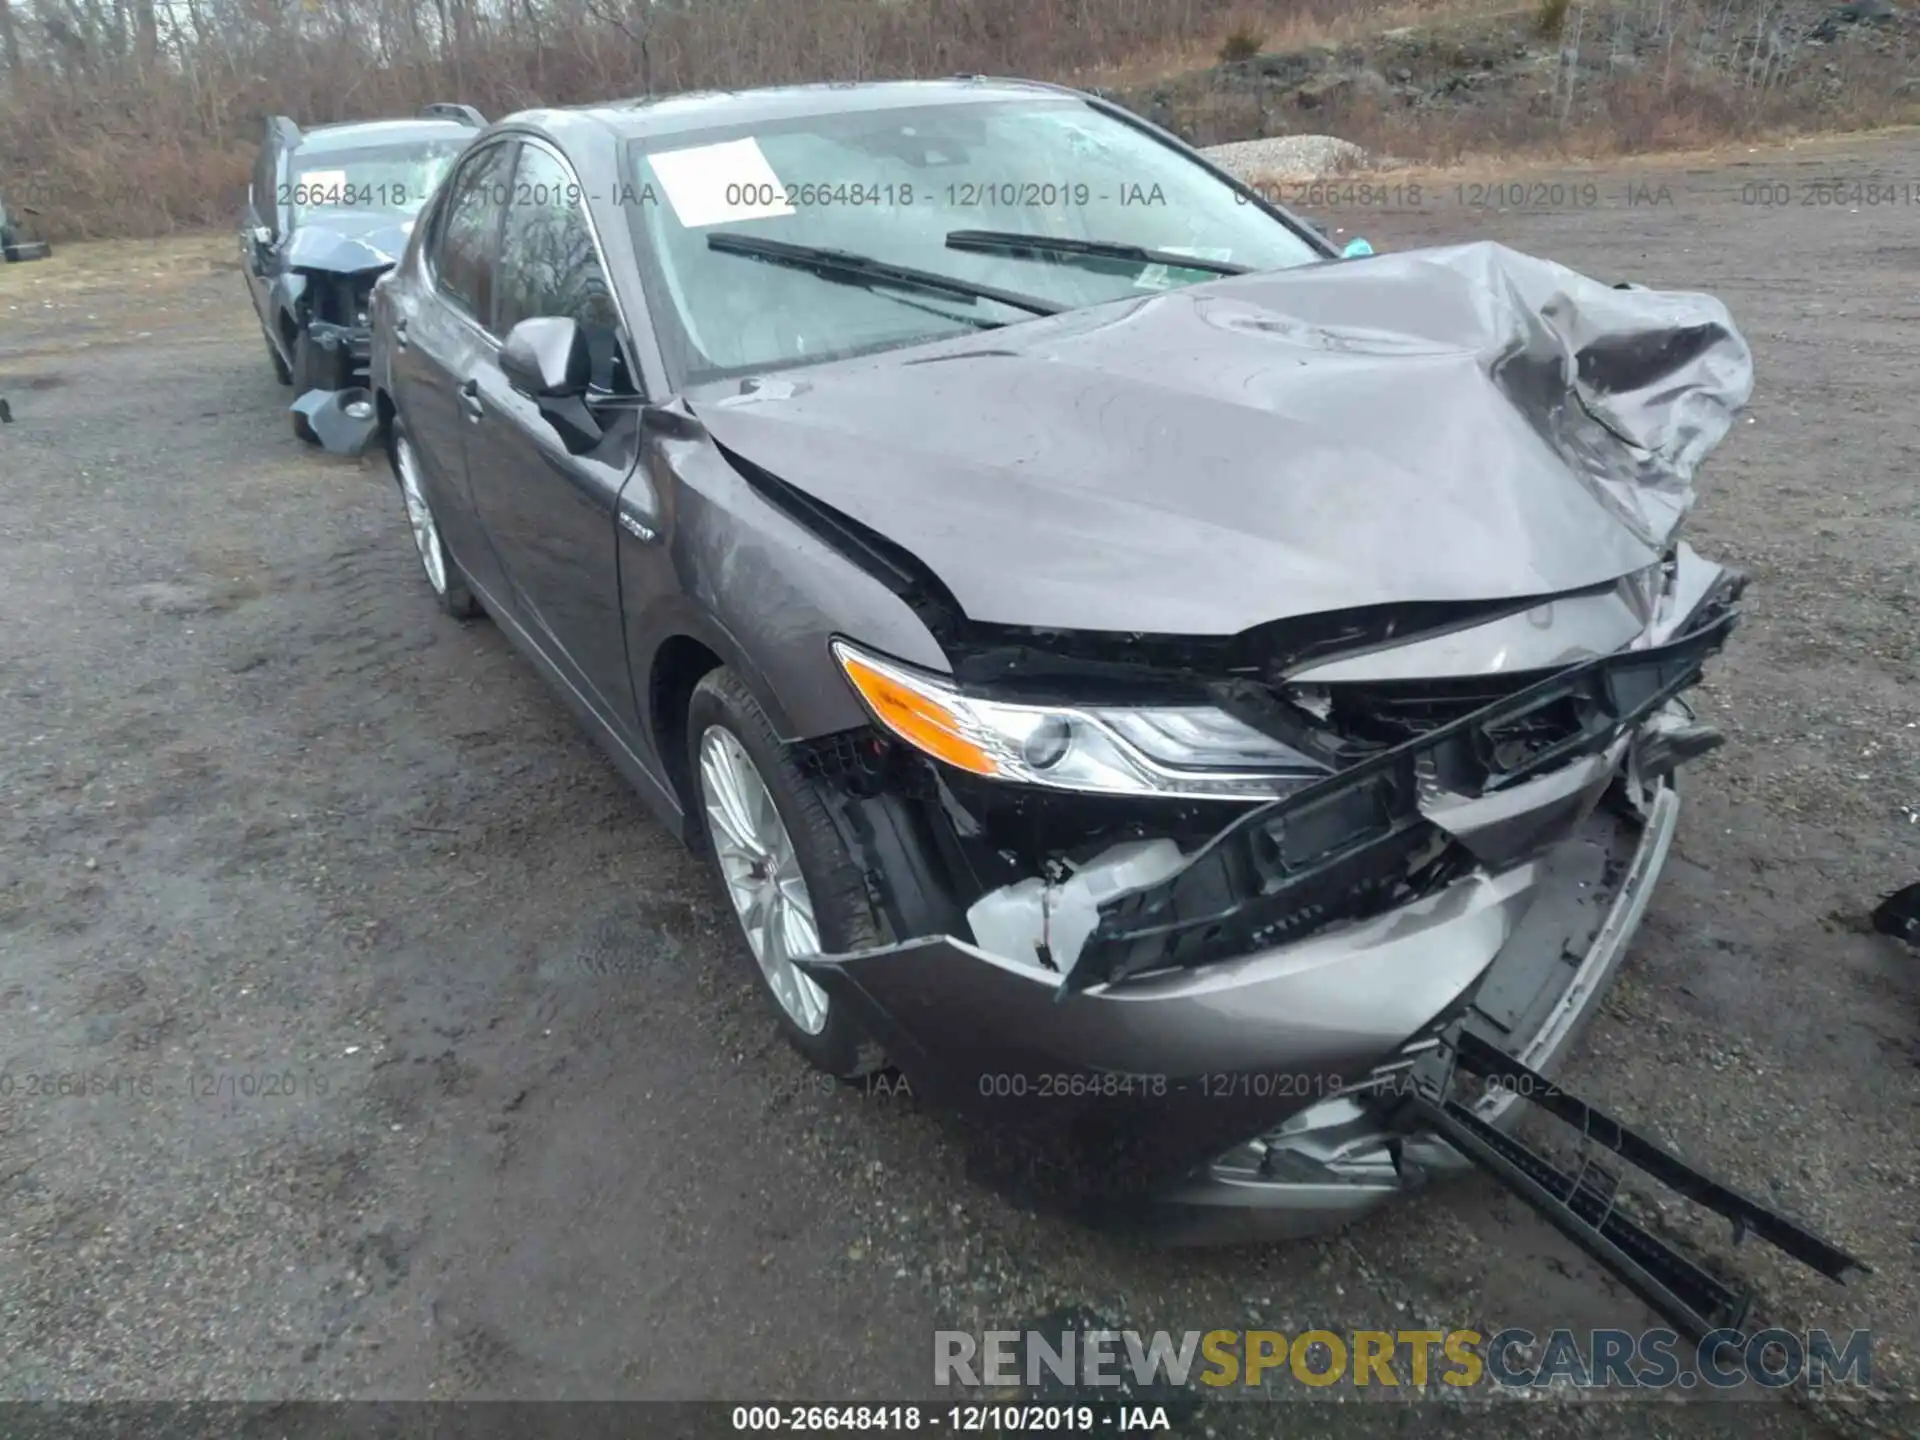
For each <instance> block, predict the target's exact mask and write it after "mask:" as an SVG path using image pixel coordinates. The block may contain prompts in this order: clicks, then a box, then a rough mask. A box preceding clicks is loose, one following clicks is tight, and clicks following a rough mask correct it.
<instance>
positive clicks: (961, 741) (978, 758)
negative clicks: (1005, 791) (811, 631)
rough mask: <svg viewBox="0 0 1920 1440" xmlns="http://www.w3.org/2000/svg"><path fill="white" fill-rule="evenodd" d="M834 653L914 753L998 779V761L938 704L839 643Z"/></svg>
mask: <svg viewBox="0 0 1920 1440" xmlns="http://www.w3.org/2000/svg"><path fill="white" fill-rule="evenodd" d="M834 654H835V655H836V656H837V657H838V659H839V661H840V668H841V669H842V670H844V671H846V674H847V679H849V680H851V681H852V682H853V688H854V689H855V690H857V691H859V692H860V698H861V699H862V700H864V701H866V702H867V708H868V709H869V710H871V711H872V712H873V714H874V718H875V719H877V720H878V721H879V722H880V723H881V724H882V725H885V726H886V727H887V728H888V729H889V730H891V731H892V732H893V733H894V734H896V735H898V736H899V737H900V738H901V739H902V740H904V741H906V742H907V743H908V744H909V745H911V746H913V747H914V748H915V749H918V750H924V751H925V752H926V753H927V754H929V755H931V756H933V758H934V759H936V760H944V761H945V762H946V763H947V764H949V765H951V766H953V767H954V768H955V769H957V770H966V771H968V772H970V773H972V774H974V775H998V774H999V773H1000V762H999V761H997V760H995V759H994V758H993V756H991V755H989V754H988V753H987V752H986V751H985V750H983V749H981V748H980V746H978V745H976V744H975V743H974V742H973V741H972V740H970V739H968V738H967V733H966V732H967V727H966V724H965V722H964V721H963V720H962V719H961V718H960V716H958V715H957V714H955V713H954V712H953V711H952V710H950V709H948V708H947V707H946V706H945V705H942V704H941V703H940V701H939V700H938V699H937V698H936V697H934V696H932V695H929V694H927V693H926V692H925V691H922V690H919V689H916V688H915V687H913V686H911V685H908V684H906V683H905V682H904V681H902V680H901V679H899V678H897V677H896V676H895V675H893V674H891V673H889V672H888V671H885V670H882V669H880V668H879V667H878V666H875V665H873V664H870V663H868V662H867V661H866V660H863V659H862V658H861V657H860V656H858V655H856V654H854V653H853V652H852V651H851V650H850V649H848V648H846V647H844V646H840V645H836V646H834Z"/></svg>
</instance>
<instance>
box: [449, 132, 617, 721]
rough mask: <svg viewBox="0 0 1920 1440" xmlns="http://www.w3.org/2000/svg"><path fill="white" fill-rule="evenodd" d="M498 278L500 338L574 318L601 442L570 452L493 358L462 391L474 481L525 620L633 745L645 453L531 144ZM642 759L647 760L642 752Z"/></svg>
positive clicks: (596, 296)
mask: <svg viewBox="0 0 1920 1440" xmlns="http://www.w3.org/2000/svg"><path fill="white" fill-rule="evenodd" d="M511 191H512V196H513V203H512V205H510V206H509V207H508V210H507V215H506V221H505V226H504V228H503V230H502V232H501V240H500V259H499V264H498V266H497V268H496V271H495V280H494V300H493V304H494V311H493V325H492V328H493V332H494V334H495V335H496V336H499V337H501V338H502V339H504V338H505V337H506V336H507V335H508V334H509V333H511V331H512V329H513V327H514V326H515V325H517V324H518V323H519V322H520V321H522V320H529V319H534V318H537V317H541V316H561V317H566V318H570V319H572V320H574V321H576V322H578V324H579V325H580V328H581V329H582V331H583V332H584V333H585V335H586V337H587V341H588V346H589V348H590V350H591V351H592V353H593V357H594V366H593V369H594V375H593V394H592V397H591V402H590V409H591V411H592V413H593V415H594V417H595V419H596V421H597V423H598V425H599V427H600V430H601V434H600V437H599V439H598V440H597V441H595V442H593V443H591V444H581V443H580V442H578V441H576V442H575V444H574V445H573V446H572V447H571V448H570V447H569V445H568V443H567V442H566V441H564V440H563V439H562V437H561V435H560V432H559V431H558V430H556V429H555V428H554V426H553V425H552V424H551V423H549V422H548V421H547V419H546V418H545V417H544V416H543V415H542V414H541V412H540V408H539V406H538V405H537V404H536V403H535V402H534V401H533V400H532V399H531V398H529V397H528V396H525V395H522V394H519V393H518V392H516V391H515V390H514V389H513V387H512V386H511V385H509V384H508V383H507V378H506V376H505V374H504V373H503V372H502V371H501V369H500V365H499V356H498V352H497V350H493V349H489V350H488V351H487V352H486V353H485V354H482V355H478V356H476V357H475V358H476V364H475V367H474V369H473V371H472V373H471V374H470V376H469V377H468V379H467V383H466V385H465V387H464V395H463V400H464V402H465V403H466V404H467V405H469V406H470V407H472V409H473V411H474V413H475V418H474V421H473V424H472V428H471V429H470V431H469V433H468V437H467V440H468V448H467V476H468V481H469V483H470V485H471V486H472V490H473V501H474V506H475V508H476V509H477V510H478V511H479V514H480V519H481V522H482V524H484V525H485V527H486V529H487V531H488V532H489V533H490V534H491V535H492V536H493V537H494V540H495V542H496V544H497V547H498V552H499V554H500V555H501V557H502V559H503V560H504V562H505V564H506V567H507V570H508V573H509V578H510V579H511V581H512V583H513V586H514V591H515V594H516V595H517V596H518V598H519V600H520V602H521V606H522V609H523V614H524V616H525V618H526V620H527V621H528V622H529V625H530V628H532V629H533V630H534V632H535V635H536V639H537V640H538V642H539V644H540V646H541V648H542V649H543V650H545V651H547V653H548V655H549V656H550V657H551V658H552V660H553V661H554V663H555V664H556V665H557V666H559V668H560V669H561V670H562V671H563V672H564V673H565V674H566V676H567V678H568V680H569V681H570V682H571V683H572V684H573V685H574V686H575V687H576V688H577V689H578V690H579V691H580V693H581V694H582V695H583V696H584V697H585V698H586V699H587V700H588V701H590V702H591V704H592V705H593V706H594V708H595V709H597V710H598V711H599V712H600V714H601V715H602V717H603V718H605V719H606V720H607V722H608V723H609V724H611V725H613V726H614V727H615V728H616V729H618V730H619V731H621V732H622V733H623V735H624V736H626V737H627V738H628V739H629V741H630V743H632V742H635V741H637V739H638V732H639V717H638V715H637V713H636V710H635V704H634V694H633V687H632V684H631V683H630V681H629V679H628V673H627V654H626V641H625V635H624V629H623V627H622V625H621V619H620V576H619V546H618V540H617V536H618V533H619V531H618V523H617V509H618V502H619V498H620V492H621V490H622V488H623V487H624V486H625V485H626V484H627V482H628V478H629V477H630V476H631V475H632V474H633V470H634V465H635V463H636V461H637V460H638V458H639V451H640V423H639V420H640V417H639V409H638V398H639V397H638V394H637V391H636V387H635V385H634V384H633V381H632V379H631V377H632V375H633V373H634V372H633V369H632V366H631V357H630V355H629V354H628V351H627V347H626V341H625V337H624V336H623V333H622V325H621V318H620V311H619V306H618V304H617V302H616V301H615V299H614V297H613V292H612V290H611V287H610V286H609V284H608V281H607V275H606V271H605V269H604V267H603V266H602V264H601V260H600V254H599V250H598V247H597V246H596V244H595V241H594V234H593V228H592V223H591V222H590V221H589V219H588V217H587V213H586V210H585V209H584V207H583V206H582V205H581V203H580V200H579V195H580V182H579V181H578V180H577V179H575V178H574V176H573V173H572V171H571V170H570V169H569V168H568V166H567V164H566V162H565V161H564V160H562V159H561V157H560V155H559V153H558V152H557V151H554V150H552V149H550V148H548V147H547V146H546V145H545V144H544V143H543V142H540V141H536V140H531V139H529V140H525V141H523V142H522V144H521V146H520V153H519V160H518V167H517V169H516V171H515V173H514V176H513V184H512V187H511ZM635 748H643V747H641V746H639V745H637V744H636V747H635Z"/></svg>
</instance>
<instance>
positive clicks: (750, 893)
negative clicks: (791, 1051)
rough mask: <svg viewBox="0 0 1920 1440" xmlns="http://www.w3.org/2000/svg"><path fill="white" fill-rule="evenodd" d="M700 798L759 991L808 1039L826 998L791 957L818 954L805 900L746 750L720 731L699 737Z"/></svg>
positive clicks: (775, 811)
mask: <svg viewBox="0 0 1920 1440" xmlns="http://www.w3.org/2000/svg"><path fill="white" fill-rule="evenodd" d="M700 798H701V802H702V804H703V805H704V806H705V809H706V814H707V830H708V832H709V833H710V834H711V835H712V837H713V849H714V855H715V858H716V859H718V861H719V862H720V873H721V876H722V878H723V879H724V880H725V881H726V885H727V896H728V898H729V899H731V900H732V901H733V908H734V911H735V913H737V914H738V915H739V917H740V928H741V929H743V930H744V931H746V935H747V945H748V947H749V948H750V949H751V950H752V951H753V958H754V960H755V961H756V962H758V964H759V966H760V973H761V974H762V975H764V976H765V977H766V980H767V988H768V989H770V990H772V991H773V998H774V999H775V1000H777V1001H778V1002H779V1003H780V1008H781V1009H782V1010H784V1011H785V1012H786V1013H787V1018H788V1019H790V1020H792V1021H793V1023H794V1024H795V1025H798V1026H799V1027H800V1028H801V1030H803V1031H805V1032H806V1033H807V1034H809V1035H818V1034H819V1033H820V1032H821V1031H822V1030H824V1029H826V1025H827V994H826V992H825V991H824V990H822V989H821V988H820V987H819V985H818V984H816V983H815V982H814V981H813V980H812V979H811V978H810V977H808V976H807V975H804V974H802V973H801V971H800V968H799V967H798V966H796V965H795V964H794V963H793V961H794V957H795V956H801V955H817V954H819V953H820V928H819V925H818V924H817V923H816V921H815V920H814V915H813V897H812V896H811V895H809V894H808V893H807V882H806V878H805V877H804V876H803V875H802V874H801V873H800V860H799V857H798V856H797V855H796V854H795V853H794V848H793V838H792V837H791V836H790V835H788V833H787V826H786V822H785V821H783V820H782V819H781V818H780V810H779V807H778V806H776V805H775V804H774V801H773V795H772V793H771V792H770V791H769V790H768V789H767V783H766V781H765V780H763V779H761V778H760V771H759V768H758V767H757V766H755V764H754V763H753V757H751V756H750V755H748V754H747V750H746V747H745V746H744V745H742V744H741V743H740V741H739V740H738V739H737V738H735V736H734V735H733V733H732V732H731V731H729V730H727V729H726V728H725V727H724V726H720V725H713V726H709V727H708V729H707V731H706V733H705V734H704V735H702V736H701V737H700Z"/></svg>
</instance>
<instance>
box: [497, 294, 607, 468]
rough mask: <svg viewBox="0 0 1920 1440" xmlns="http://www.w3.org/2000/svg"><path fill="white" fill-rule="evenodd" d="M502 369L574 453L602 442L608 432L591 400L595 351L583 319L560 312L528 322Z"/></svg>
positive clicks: (510, 336)
mask: <svg viewBox="0 0 1920 1440" xmlns="http://www.w3.org/2000/svg"><path fill="white" fill-rule="evenodd" d="M500 373H501V374H503V375H505V376H506V377H507V384H509V385H511V386H512V387H513V388H514V389H515V390H516V391H517V392H519V393H520V394H522V395H524V396H526V397H527V398H528V399H529V400H531V401H533V403H534V404H535V405H537V406H539V407H540V413H541V415H542V416H544V417H545V418H546V421H547V423H548V424H549V425H551V426H553V429H554V433H555V434H557V435H558V436H559V437H560V443H561V444H563V445H565V446H566V447H567V450H568V452H569V453H570V454H574V455H582V454H585V453H586V452H587V451H589V450H591V449H593V447H594V446H596V445H598V444H599V443H600V441H601V438H602V437H603V435H604V434H605V432H604V431H603V430H601V428H600V422H599V421H598V420H596V419H595V418H594V415H593V411H592V410H591V409H589V408H588V406H587V402H586V395H587V387H588V383H589V382H590V381H591V380H592V378H593V354H592V352H591V351H590V350H588V349H587V336H586V332H585V331H583V330H582V329H581V328H580V322H579V321H577V320H573V319H571V318H568V317H565V316H560V315H536V316H534V317H533V318H532V319H530V320H522V321H521V322H520V323H519V324H518V325H516V326H514V327H513V329H511V330H509V331H508V332H507V341H506V344H504V345H502V346H501V347H500Z"/></svg>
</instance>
